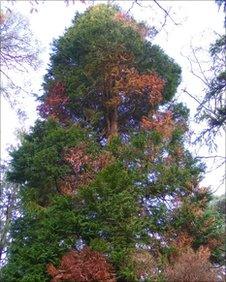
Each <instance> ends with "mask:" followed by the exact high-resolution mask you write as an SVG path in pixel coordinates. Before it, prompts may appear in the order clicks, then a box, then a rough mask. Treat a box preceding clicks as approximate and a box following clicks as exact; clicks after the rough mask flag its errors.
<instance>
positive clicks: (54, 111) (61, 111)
mask: <svg viewBox="0 0 226 282" xmlns="http://www.w3.org/2000/svg"><path fill="white" fill-rule="evenodd" d="M68 103H69V98H68V96H67V95H66V88H65V85H64V84H63V83H62V82H55V83H54V84H53V85H52V86H51V87H50V89H49V92H48V95H47V97H46V98H45V101H44V103H43V104H42V105H41V106H39V107H38V110H39V113H40V116H41V117H43V118H46V117H52V118H53V119H56V120H59V121H60V122H63V123H64V122H66V121H67V120H68V119H69V116H70V115H69V112H68V111H67V110H66V106H67V105H68Z"/></svg>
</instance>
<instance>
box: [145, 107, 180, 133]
mask: <svg viewBox="0 0 226 282" xmlns="http://www.w3.org/2000/svg"><path fill="white" fill-rule="evenodd" d="M141 127H142V128H143V129H145V130H153V129H154V130H156V131H157V132H159V133H160V134H161V135H162V136H164V137H165V138H170V137H171V136H172V132H173V130H174V127H175V126H174V122H173V118H172V112H170V111H168V112H166V113H160V112H158V113H156V114H155V115H153V116H152V119H151V120H150V119H148V118H147V117H143V118H142V120H141Z"/></svg>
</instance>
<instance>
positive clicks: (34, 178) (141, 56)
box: [2, 5, 221, 282]
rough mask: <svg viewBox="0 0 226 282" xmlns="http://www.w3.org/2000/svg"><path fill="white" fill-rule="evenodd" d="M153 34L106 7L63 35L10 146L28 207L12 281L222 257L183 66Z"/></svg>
mask: <svg viewBox="0 0 226 282" xmlns="http://www.w3.org/2000/svg"><path fill="white" fill-rule="evenodd" d="M147 37H148V28H147V27H146V26H145V25H144V24H143V23H137V22H136V21H135V20H134V19H133V18H131V17H129V16H127V15H125V14H123V13H122V12H121V11H120V10H119V9H118V8H116V7H111V6H107V5H97V6H94V7H92V8H90V9H88V10H87V11H86V12H85V13H84V14H82V15H80V14H77V15H76V16H75V18H74V20H73V24H72V26H71V27H69V28H68V29H67V30H66V32H65V34H64V35H63V36H61V37H60V38H59V39H58V40H56V41H55V42H54V44H53V51H52V55H51V63H50V66H49V70H48V72H47V74H46V76H45V80H44V84H43V89H44V94H43V96H42V97H41V98H40V100H41V104H40V106H39V109H38V110H39V112H40V118H41V119H39V120H38V121H37V122H36V123H35V125H34V127H33V128H31V130H30V132H29V133H28V134H25V135H24V137H23V141H22V144H21V146H20V147H19V148H18V149H17V150H14V151H13V152H11V155H12V162H11V171H10V172H9V173H8V179H9V180H10V181H12V182H15V183H18V184H20V186H21V188H20V197H21V214H20V216H19V218H18V219H17V220H16V221H15V223H14V224H13V226H12V230H11V237H12V243H11V247H10V250H9V253H8V263H7V265H6V266H5V267H4V269H3V271H2V281H5V282H6V281H7V282H8V281H10V282H11V281H12V282H13V281H23V282H29V281H30V282H33V281H37V282H39V281H40V282H43V281H109V282H110V281H139V279H141V278H142V279H146V281H153V280H154V281H164V279H167V275H168V274H167V273H168V272H169V271H168V272H167V271H165V269H166V268H167V267H169V265H172V261H173V259H174V258H175V259H176V258H178V257H180V254H181V253H184V252H186V250H187V248H189V251H190V252H191V250H192V251H194V252H195V251H196V250H199V251H200V247H202V248H206V250H207V249H208V252H207V251H206V253H205V257H208V258H209V257H210V258H211V259H212V260H215V261H216V260H217V259H219V248H218V247H219V246H220V245H221V242H220V228H221V221H220V219H219V218H218V217H217V214H216V215H215V214H213V213H212V212H210V211H209V210H208V209H207V205H208V202H209V200H210V194H209V192H208V190H207V189H204V188H200V186H199V181H200V179H201V177H202V173H203V170H204V168H203V166H202V165H201V164H199V163H197V162H196V161H195V160H194V159H193V157H192V155H191V154H190V153H189V151H188V150H187V149H186V148H185V145H184V143H185V140H186V132H187V131H188V114H189V113H188V109H187V108H186V107H185V106H184V105H182V104H180V103H176V101H174V100H173V97H174V95H175V92H176V89H177V86H178V84H179V83H180V79H181V69H180V67H179V66H178V65H177V64H176V63H175V62H174V61H173V59H171V58H169V57H168V56H167V55H166V54H165V53H164V52H163V50H161V48H159V47H158V46H155V45H152V44H151V43H150V42H149V41H148V40H147ZM206 254H209V255H206Z"/></svg>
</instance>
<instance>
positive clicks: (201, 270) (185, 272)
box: [164, 247, 218, 282]
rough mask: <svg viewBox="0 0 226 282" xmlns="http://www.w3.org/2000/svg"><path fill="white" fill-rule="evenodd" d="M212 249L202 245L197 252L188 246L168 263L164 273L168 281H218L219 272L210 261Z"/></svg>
mask: <svg viewBox="0 0 226 282" xmlns="http://www.w3.org/2000/svg"><path fill="white" fill-rule="evenodd" d="M209 257H210V251H209V249H208V248H204V247H200V248H199V250H198V251H197V252H194V250H192V249H191V248H187V249H186V251H184V252H183V253H182V254H180V255H179V256H178V257H176V258H175V260H174V263H173V265H168V266H167V267H166V269H165V271H164V275H165V277H166V280H167V281H168V282H181V281H183V282H202V281H203V282H214V281H218V278H217V277H218V276H217V272H216V270H215V269H213V266H212V265H211V263H210V262H209Z"/></svg>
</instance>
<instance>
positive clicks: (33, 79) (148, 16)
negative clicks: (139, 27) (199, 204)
mask: <svg viewBox="0 0 226 282" xmlns="http://www.w3.org/2000/svg"><path fill="white" fill-rule="evenodd" d="M40 2H42V1H40ZM95 2H97V1H95ZM98 2H102V3H103V2H105V3H106V1H98ZM140 2H142V5H144V6H145V7H144V8H141V7H139V6H137V5H134V7H133V9H132V10H131V13H132V14H133V15H134V17H135V18H136V19H137V20H142V21H146V22H147V24H149V25H155V24H156V25H159V24H160V21H161V20H163V18H164V13H163V11H162V10H160V9H159V8H158V7H157V6H156V5H155V4H153V2H151V1H140ZM1 3H2V4H1V5H2V7H3V8H4V6H8V7H9V5H10V4H9V2H7V1H1ZM117 3H118V4H119V5H120V6H122V7H123V8H124V9H125V10H126V11H127V10H128V9H129V8H130V7H131V4H132V1H117ZM159 3H160V4H161V5H162V6H163V7H164V8H166V9H168V8H170V9H171V10H170V14H171V15H172V17H173V19H174V20H175V21H176V22H178V23H179V25H175V24H173V23H172V21H170V19H168V21H167V25H166V30H162V31H161V32H160V33H159V34H158V35H157V36H156V38H155V39H154V41H153V42H154V43H155V44H158V45H160V46H161V47H162V48H163V49H164V50H165V52H166V53H167V54H168V55H169V56H171V57H172V58H174V59H175V61H176V62H177V63H178V64H179V65H180V66H181V67H182V77H183V80H182V84H181V85H180V87H179V88H178V93H177V97H178V99H179V100H180V101H183V102H184V103H186V104H187V106H188V107H189V108H190V110H191V119H192V117H193V115H194V114H195V109H196V106H197V104H196V103H195V101H194V100H192V99H191V98H189V97H187V96H186V95H185V94H183V93H182V91H181V89H183V88H185V87H186V88H187V89H188V90H189V91H190V92H191V93H192V94H193V95H195V96H197V97H201V96H199V95H201V93H202V89H203V85H202V84H201V83H200V81H199V80H198V79H196V78H194V77H193V76H192V75H191V73H190V71H189V64H188V61H187V59H186V58H185V57H184V56H182V54H184V55H189V54H190V52H191V51H190V48H189V46H190V44H191V43H192V44H193V46H195V47H203V48H205V49H208V46H209V44H210V43H213V42H214V39H215V38H216V35H215V34H214V31H215V32H217V33H219V34H223V33H224V28H223V22H224V13H223V10H222V9H221V10H220V11H219V9H218V6H217V5H216V4H215V2H214V0H212V1H211V0H209V1H159ZM90 4H91V1H90V2H88V1H87V2H86V3H85V4H83V3H81V2H80V1H75V3H74V4H72V3H71V4H70V5H69V6H66V4H65V3H64V2H63V1H46V2H45V3H43V4H42V3H40V4H39V5H38V6H37V8H38V12H37V13H36V12H33V13H32V14H31V13H30V8H31V6H30V4H29V1H19V0H18V1H17V2H16V4H14V5H10V8H11V10H12V11H19V12H20V13H21V14H23V15H24V16H26V17H27V18H28V19H29V22H30V28H31V30H32V32H33V34H34V36H35V37H36V38H37V39H38V40H39V42H40V48H42V49H43V52H42V54H41V59H42V61H43V63H42V65H41V66H40V68H39V70H38V71H36V72H32V71H30V72H29V73H28V74H25V75H24V76H22V75H20V76H19V78H18V76H17V77H15V79H16V80H18V79H19V80H25V81H26V80H30V84H31V86H30V88H32V90H33V91H34V92H35V93H38V94H41V93H42V92H41V91H42V90H41V84H42V80H43V75H44V74H45V73H46V68H47V64H48V59H49V53H50V52H51V47H50V45H51V43H52V41H53V39H54V38H58V37H59V36H60V35H62V34H63V33H64V30H65V28H66V27H68V26H70V24H71V20H72V18H73V17H74V15H75V12H76V11H79V12H82V11H84V10H85V9H86V8H87V7H88V6H89V5H90ZM149 5H152V8H151V7H149ZM203 56H204V54H203ZM12 75H13V71H12ZM21 103H22V106H23V107H24V110H25V111H26V113H27V117H28V118H27V120H26V121H19V120H18V117H17V116H16V114H15V112H14V111H13V110H12V109H11V108H10V106H9V105H8V103H7V102H6V101H5V100H4V99H2V100H1V158H2V159H7V158H8V151H7V148H8V147H9V146H10V145H16V144H17V142H18V140H17V138H16V137H15V132H16V130H17V129H21V128H23V129H26V130H28V128H29V126H30V125H32V124H33V123H34V121H35V119H36V118H37V114H36V107H37V103H36V102H35V99H34V98H33V97H28V96H25V97H24V98H22V99H21ZM197 128H198V125H197V124H195V123H194V122H191V130H194V131H197V130H196V129H197ZM217 143H218V151H217V154H218V155H222V156H224V155H225V140H224V136H222V137H219V138H218V139H217ZM191 149H192V151H193V152H196V151H195V149H194V148H191ZM196 149H197V148H196ZM194 154H196V153H194ZM197 154H199V155H205V156H208V155H209V154H210V153H209V152H208V149H207V148H205V147H202V148H201V149H199V151H198V152H197ZM214 154H216V153H214ZM207 165H208V168H207V171H212V168H214V167H216V163H215V164H214V163H213V162H212V161H211V160H209V162H208V163H207ZM223 174H224V167H223V166H221V167H220V168H219V169H217V170H213V171H212V172H209V173H207V174H206V177H205V179H204V181H203V183H202V184H203V185H205V186H211V187H212V190H216V189H217V188H218V186H219V188H218V189H217V191H216V194H218V195H219V194H222V193H224V184H221V185H220V180H221V179H222V177H223Z"/></svg>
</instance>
